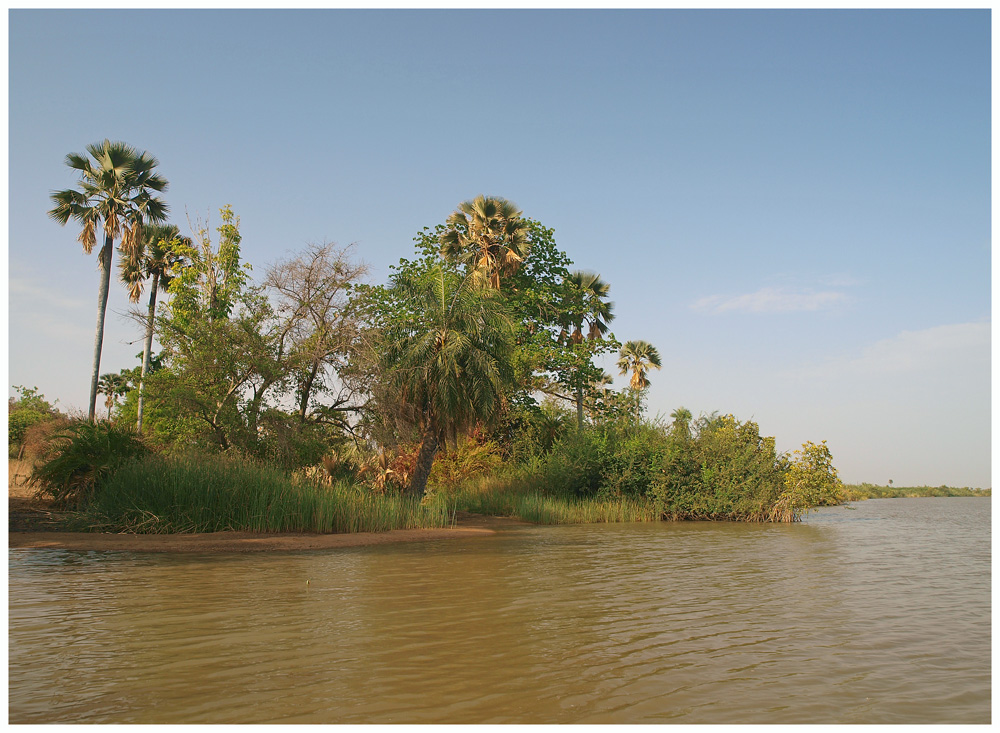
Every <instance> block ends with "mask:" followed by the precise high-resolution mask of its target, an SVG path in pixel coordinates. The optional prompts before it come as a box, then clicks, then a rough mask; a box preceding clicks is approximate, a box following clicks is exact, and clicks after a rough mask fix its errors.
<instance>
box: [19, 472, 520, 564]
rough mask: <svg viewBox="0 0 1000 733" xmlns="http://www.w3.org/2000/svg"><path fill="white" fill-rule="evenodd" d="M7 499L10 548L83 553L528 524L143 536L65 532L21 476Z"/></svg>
mask: <svg viewBox="0 0 1000 733" xmlns="http://www.w3.org/2000/svg"><path fill="white" fill-rule="evenodd" d="M7 497H8V498H7V506H8V532H7V546H8V547H9V548H17V549H57V550H78V551H83V552H90V551H105V552H196V553H228V552H233V553H247V552H282V551H284V552H296V551H302V550H329V549H336V548H341V547H364V546H368V545H382V544H389V543H395V542H423V541H427V540H442V539H458V538H463V537H476V536H488V535H492V534H494V533H495V532H496V530H497V529H498V528H500V527H505V526H516V525H526V524H528V523H527V522H522V521H519V520H517V519H510V518H505V517H488V516H484V515H479V514H470V513H468V512H458V513H457V515H456V516H455V524H454V526H452V527H445V528H434V529H395V530H391V531H389V532H355V533H351V534H305V533H259V532H208V533H201V534H145V535H140V534H109V533H104V532H62V531H59V526H60V520H61V518H62V517H63V516H64V515H63V514H61V513H59V512H55V511H53V510H52V507H51V505H50V503H49V502H47V501H46V500H44V499H40V498H38V497H36V496H35V495H34V490H33V489H31V488H29V487H27V486H24V485H23V484H22V483H21V482H19V481H18V480H17V477H16V476H10V477H9V480H8V485H7Z"/></svg>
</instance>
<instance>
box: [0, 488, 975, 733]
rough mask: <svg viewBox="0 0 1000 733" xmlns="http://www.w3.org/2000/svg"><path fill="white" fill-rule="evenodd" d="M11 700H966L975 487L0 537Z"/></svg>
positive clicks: (66, 711)
mask: <svg viewBox="0 0 1000 733" xmlns="http://www.w3.org/2000/svg"><path fill="white" fill-rule="evenodd" d="M9 558H10V569H9V667H8V671H9V683H8V696H9V699H8V702H9V705H8V714H9V722H11V723H40V722H87V723H97V722H116V723H251V722H252V723H278V722H282V723H291V722H302V723H989V722H990V720H991V708H990V694H991V685H990V676H991V667H990V658H991V655H990V649H991V636H990V613H991V603H990V499H988V498H949V499H944V498H926V499H881V500H871V501H866V502H860V503H858V504H854V505H852V506H850V507H832V508H825V509H821V510H818V511H814V512H812V513H811V514H809V515H807V517H806V518H805V521H804V522H802V523H799V524H792V525H752V524H737V523H727V522H720V523H695V522H682V523H656V524H626V525H588V526H569V527H535V526H530V527H515V528H509V529H505V530H502V531H501V532H499V533H498V534H497V535H495V536H493V537H485V538H483V537H477V538H470V539H460V540H441V541H433V542H415V543H409V544H400V545H380V546H374V547H363V548H351V549H338V550H332V551H322V552H309V553H305V552H304V553H294V554H271V555H260V554H252V555H211V556H209V555H200V556H195V555H177V554H171V555H168V554H132V553H97V552H90V553H86V552H68V551H57V550H10V551H9Z"/></svg>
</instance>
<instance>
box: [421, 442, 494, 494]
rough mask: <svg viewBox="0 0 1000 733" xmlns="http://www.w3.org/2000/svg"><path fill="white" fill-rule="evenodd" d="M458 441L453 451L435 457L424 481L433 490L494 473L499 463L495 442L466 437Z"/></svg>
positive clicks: (453, 486)
mask: <svg viewBox="0 0 1000 733" xmlns="http://www.w3.org/2000/svg"><path fill="white" fill-rule="evenodd" d="M457 443H458V445H457V449H456V450H450V451H448V452H446V453H443V454H440V453H439V454H438V456H437V457H436V458H435V459H434V464H433V465H432V466H431V474H430V477H429V478H428V480H427V485H428V487H429V488H430V489H431V490H432V491H434V490H437V489H442V488H445V489H448V488H456V487H458V486H459V485H461V484H464V483H466V482H467V481H469V480H470V479H472V478H474V477H476V476H482V475H484V474H487V473H491V472H493V471H494V470H496V468H497V467H498V466H499V465H500V460H501V457H500V448H499V446H497V444H496V443H494V442H492V441H489V440H485V441H483V442H480V441H479V440H477V439H476V438H474V437H468V436H463V437H461V438H459V440H458V441H457Z"/></svg>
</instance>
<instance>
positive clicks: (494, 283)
mask: <svg viewBox="0 0 1000 733" xmlns="http://www.w3.org/2000/svg"><path fill="white" fill-rule="evenodd" d="M447 225H448V229H447V230H446V231H445V232H444V234H442V235H441V254H442V256H444V257H447V258H449V259H453V260H458V261H459V262H462V263H463V264H466V265H469V266H470V268H471V272H472V274H473V278H474V279H475V281H476V282H477V283H480V284H486V285H488V286H489V287H492V288H494V289H498V288H499V287H500V276H501V275H510V274H512V273H514V272H516V271H517V269H518V268H519V267H520V266H521V263H522V262H523V261H524V258H525V257H527V256H528V250H529V247H530V245H529V242H528V231H529V230H528V223H527V222H526V221H525V220H524V219H522V218H521V210H520V209H519V208H517V205H516V204H514V203H513V202H511V201H508V200H507V199H504V198H499V197H493V196H482V195H480V196H477V197H476V198H474V199H472V200H471V201H464V202H462V203H461V204H459V205H458V208H457V209H456V210H455V211H454V212H453V213H452V215H451V216H449V217H448V222H447Z"/></svg>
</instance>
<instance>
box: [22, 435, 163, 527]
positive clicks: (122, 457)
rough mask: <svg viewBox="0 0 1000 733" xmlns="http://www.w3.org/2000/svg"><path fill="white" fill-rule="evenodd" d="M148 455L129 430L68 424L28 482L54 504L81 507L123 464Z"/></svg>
mask: <svg viewBox="0 0 1000 733" xmlns="http://www.w3.org/2000/svg"><path fill="white" fill-rule="evenodd" d="M146 453H148V449H147V448H146V446H145V444H144V443H143V442H142V440H141V439H140V438H139V436H138V435H136V433H135V431H134V430H132V429H130V428H124V427H120V426H118V425H115V424H114V423H106V422H104V423H91V422H88V421H79V422H73V423H71V424H70V425H69V426H68V427H67V428H65V429H64V430H62V431H60V432H57V433H55V434H54V435H52V437H51V439H50V441H49V445H48V449H47V450H46V452H45V453H44V454H43V455H42V457H41V459H40V462H39V463H38V465H36V466H35V468H34V469H33V471H32V474H31V481H32V482H34V483H36V484H38V485H39V486H40V487H41V489H42V492H43V493H45V494H48V495H49V496H51V497H52V498H53V499H54V500H55V502H56V503H57V504H75V505H76V506H78V507H79V506H82V505H83V504H85V503H86V502H87V501H88V500H90V499H91V498H92V496H93V494H94V491H95V490H96V489H97V488H98V487H99V486H100V485H101V483H102V482H103V481H104V480H106V479H107V478H108V476H109V475H111V473H112V472H113V471H114V470H115V469H116V468H118V467H119V466H120V465H121V464H122V463H124V462H126V461H128V460H130V459H133V458H137V457H139V456H143V455H145V454H146Z"/></svg>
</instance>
